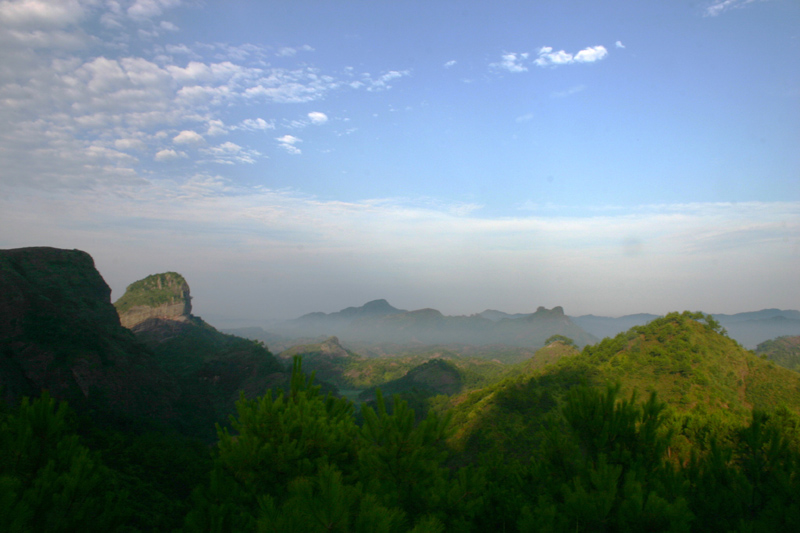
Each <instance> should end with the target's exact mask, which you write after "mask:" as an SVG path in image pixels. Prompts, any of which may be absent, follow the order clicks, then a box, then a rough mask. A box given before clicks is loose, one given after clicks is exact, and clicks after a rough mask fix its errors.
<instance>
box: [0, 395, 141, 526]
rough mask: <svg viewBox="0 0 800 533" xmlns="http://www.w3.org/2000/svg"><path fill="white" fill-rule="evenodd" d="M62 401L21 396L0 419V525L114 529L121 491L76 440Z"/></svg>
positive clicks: (121, 513)
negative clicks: (13, 408)
mask: <svg viewBox="0 0 800 533" xmlns="http://www.w3.org/2000/svg"><path fill="white" fill-rule="evenodd" d="M69 417H70V413H69V410H68V408H67V405H66V404H65V403H58V402H56V400H54V399H53V398H51V397H50V396H49V395H48V394H47V393H44V394H43V395H42V397H41V398H38V399H36V400H33V401H30V400H29V399H28V398H23V400H22V403H21V404H20V406H19V408H18V409H17V411H16V412H13V413H10V414H7V415H5V416H4V417H3V419H2V421H1V422H0V491H2V492H0V529H2V530H3V531H9V532H12V531H48V532H50V531H53V532H55V531H113V530H115V529H116V528H117V527H119V526H120V525H121V524H122V522H123V521H124V519H125V514H126V507H125V500H126V494H125V493H124V492H121V491H120V490H119V489H118V486H117V484H116V483H115V479H114V476H113V474H112V472H111V471H110V470H109V469H108V468H106V467H105V466H103V465H102V464H101V463H100V462H99V461H98V459H97V458H96V457H95V456H94V455H93V454H92V453H91V452H90V451H89V450H88V449H87V448H86V447H84V446H83V445H81V444H80V443H79V441H78V437H77V436H76V435H75V434H74V433H73V432H72V428H71V427H70V422H69Z"/></svg>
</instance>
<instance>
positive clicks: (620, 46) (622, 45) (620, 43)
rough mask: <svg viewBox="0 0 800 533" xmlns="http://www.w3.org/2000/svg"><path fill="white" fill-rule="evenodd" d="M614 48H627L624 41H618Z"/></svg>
mask: <svg viewBox="0 0 800 533" xmlns="http://www.w3.org/2000/svg"><path fill="white" fill-rule="evenodd" d="M614 46H616V47H617V48H625V45H624V44H622V41H617V42H616V43H614Z"/></svg>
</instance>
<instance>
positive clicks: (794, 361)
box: [756, 336, 800, 371]
mask: <svg viewBox="0 0 800 533" xmlns="http://www.w3.org/2000/svg"><path fill="white" fill-rule="evenodd" d="M756 354H758V355H760V356H762V357H766V358H767V359H769V360H770V361H774V362H775V363H776V364H779V365H781V366H782V367H784V368H788V369H790V370H795V371H800V336H795V337H778V338H777V339H772V340H769V341H765V342H762V343H761V344H759V345H758V346H757V347H756Z"/></svg>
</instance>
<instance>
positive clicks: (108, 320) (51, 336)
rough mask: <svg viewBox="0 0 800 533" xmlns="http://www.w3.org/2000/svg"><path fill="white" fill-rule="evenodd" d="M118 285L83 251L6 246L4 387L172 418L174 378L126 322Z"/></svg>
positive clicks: (0, 318)
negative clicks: (117, 301) (114, 292)
mask: <svg viewBox="0 0 800 533" xmlns="http://www.w3.org/2000/svg"><path fill="white" fill-rule="evenodd" d="M110 296H111V290H110V289H109V287H108V285H107V284H106V283H105V281H104V280H103V278H102V277H101V276H100V274H99V272H97V270H96V269H95V267H94V261H93V260H92V258H91V256H90V255H89V254H87V253H86V252H82V251H80V250H61V249H56V248H44V247H42V248H19V249H14V250H0V390H2V394H3V397H4V399H5V400H6V401H7V402H12V403H13V402H16V401H18V400H19V398H20V397H22V396H37V395H39V394H40V393H41V391H42V390H43V389H47V390H49V391H50V394H51V395H52V396H53V397H55V398H59V399H64V400H68V401H69V402H70V404H71V405H72V406H73V407H75V408H76V409H78V410H80V409H82V408H88V409H91V410H92V411H93V412H112V413H116V414H125V415H130V416H145V417H150V418H156V419H169V418H172V417H173V416H174V415H175V413H174V410H173V402H174V401H175V399H176V398H177V397H178V395H179V390H178V388H177V386H176V384H175V382H174V380H173V379H172V378H171V377H170V376H169V375H167V374H166V373H165V372H164V371H162V370H161V369H160V368H159V367H158V366H157V365H156V364H155V362H154V361H153V359H152V357H151V356H150V354H149V352H148V351H147V349H146V348H145V347H144V346H142V345H141V344H140V343H138V342H137V341H136V339H135V338H134V337H133V335H132V334H131V332H130V331H128V330H127V329H125V328H123V327H121V326H120V322H119V318H118V316H117V313H116V311H115V309H114V307H113V306H112V305H111V301H110Z"/></svg>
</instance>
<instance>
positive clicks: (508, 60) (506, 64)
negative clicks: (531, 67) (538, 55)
mask: <svg viewBox="0 0 800 533" xmlns="http://www.w3.org/2000/svg"><path fill="white" fill-rule="evenodd" d="M527 59H528V53H527V52H524V53H521V54H518V53H515V52H507V53H505V54H503V56H502V57H501V58H500V61H499V62H497V63H492V64H491V65H490V66H492V67H495V68H499V69H503V70H507V71H508V72H514V73H519V72H526V71H527V70H528V67H526V66H525V65H524V62H525V60H527Z"/></svg>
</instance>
